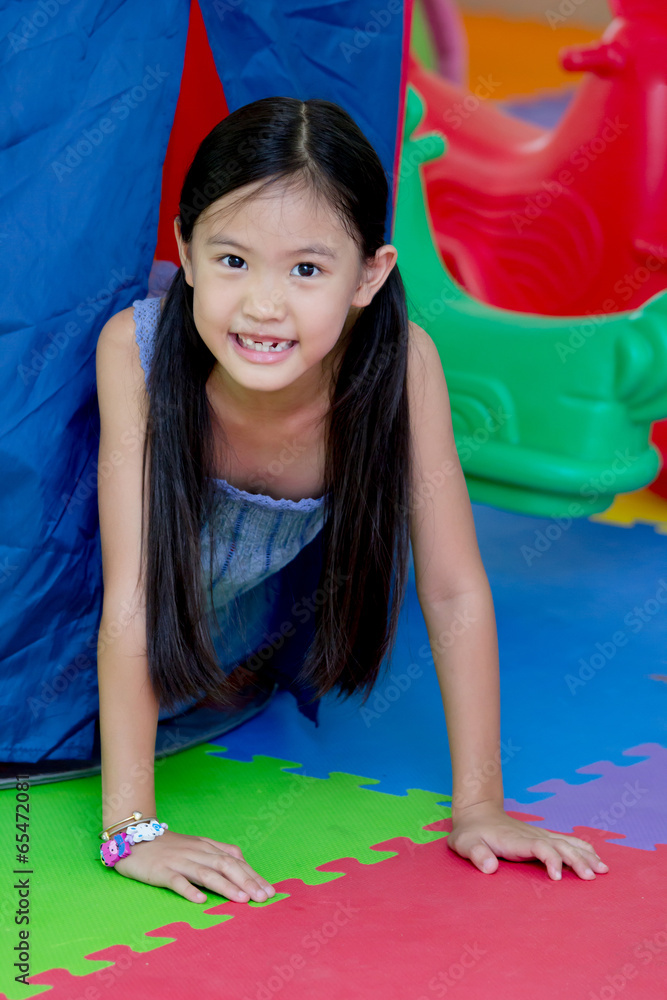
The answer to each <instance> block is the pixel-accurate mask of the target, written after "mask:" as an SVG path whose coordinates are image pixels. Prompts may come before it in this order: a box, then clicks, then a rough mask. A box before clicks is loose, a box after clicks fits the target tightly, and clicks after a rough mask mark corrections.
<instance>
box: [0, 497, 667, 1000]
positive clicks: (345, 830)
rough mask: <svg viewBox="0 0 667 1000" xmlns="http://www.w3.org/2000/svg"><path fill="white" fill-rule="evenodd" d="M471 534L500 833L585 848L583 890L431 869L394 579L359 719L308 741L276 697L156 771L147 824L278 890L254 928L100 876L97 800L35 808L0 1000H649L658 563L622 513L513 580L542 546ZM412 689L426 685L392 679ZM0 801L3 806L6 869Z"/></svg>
mask: <svg viewBox="0 0 667 1000" xmlns="http://www.w3.org/2000/svg"><path fill="white" fill-rule="evenodd" d="M626 499H627V498H626ZM473 512H474V515H475V524H476V530H477V537H478V541H479V544H480V551H481V552H482V556H483V559H484V563H485V567H486V570H487V573H488V575H489V581H490V583H491V587H492V591H493V595H494V604H495V607H496V617H497V622H498V628H499V642H500V648H501V678H502V689H501V698H502V744H501V749H502V754H503V756H502V757H501V761H502V765H503V773H504V778H505V795H506V799H505V805H506V808H507V809H508V811H510V813H511V814H512V815H515V816H517V817H518V818H522V819H524V820H525V821H526V822H530V823H533V824H534V825H535V826H538V827H539V826H541V827H544V828H547V829H550V830H555V831H559V832H563V833H572V834H574V835H575V836H579V837H583V838H584V839H586V840H589V841H590V842H591V843H593V844H594V846H595V847H596V849H597V850H598V852H599V853H600V855H601V856H602V858H603V859H604V860H605V861H606V862H607V864H608V865H609V868H610V871H609V872H608V873H607V874H605V875H599V876H598V877H597V878H596V879H595V880H591V881H590V882H586V881H584V880H582V879H579V878H578V877H577V876H576V875H575V874H574V873H573V872H572V871H571V870H570V869H568V868H567V867H565V868H564V876H563V880H562V881H561V882H558V883H555V882H552V881H551V880H550V879H549V877H548V875H547V873H546V871H545V869H544V866H543V865H542V864H541V862H534V861H531V862H521V863H513V862H507V861H502V860H501V862H500V867H499V869H498V871H497V872H496V873H495V874H493V875H483V874H482V873H481V872H479V871H477V869H475V868H474V866H472V864H471V863H470V862H469V861H467V860H465V859H462V858H460V857H459V856H458V855H456V854H455V853H454V852H453V851H451V850H449V849H448V847H447V843H446V837H447V833H448V831H449V829H451V825H450V823H451V821H450V819H449V817H450V810H449V802H450V795H451V771H450V761H449V753H448V749H447V742H446V727H445V721H444V712H443V710H442V703H441V701H440V700H439V692H438V689H437V681H436V679H435V675H434V671H433V668H432V665H431V664H430V662H429V660H428V657H426V656H424V655H422V656H420V652H419V651H420V649H421V648H422V647H423V645H424V643H426V638H427V634H426V630H425V626H424V623H423V617H420V609H419V606H418V601H417V596H416V592H415V590H414V580H413V579H412V580H411V582H410V589H409V593H408V597H407V599H406V603H405V605H404V608H403V612H402V615H401V626H400V634H399V641H398V644H397V647H396V652H395V654H394V658H393V661H392V664H391V668H390V670H389V672H388V673H386V674H385V676H384V677H381V679H380V681H379V683H378V687H377V692H376V694H375V695H372V696H371V698H370V699H369V700H368V701H367V702H366V704H365V706H364V705H362V704H361V701H360V699H357V700H355V699H349V700H347V701H344V702H341V701H340V700H339V699H336V698H335V697H333V696H327V698H325V699H324V700H323V702H322V705H321V712H320V719H321V724H320V726H319V727H318V728H315V727H314V726H313V725H312V724H311V723H310V722H308V720H306V719H304V718H303V717H302V716H301V715H300V713H299V712H298V711H297V710H296V706H295V703H294V701H293V699H292V698H291V696H290V695H289V694H287V693H285V692H283V693H281V694H280V695H279V696H278V697H277V698H275V699H274V701H273V702H272V703H271V704H270V705H269V707H268V708H267V709H266V710H265V711H264V712H262V713H260V714H259V715H258V716H256V717H255V718H253V719H251V720H249V721H248V722H246V723H244V724H243V725H241V726H240V727H239V728H238V729H236V730H232V731H231V732H228V733H225V734H224V735H223V736H221V737H220V738H219V739H218V740H213V741H210V742H207V743H204V744H201V745H200V746H197V747H194V748H191V749H188V750H186V751H184V752H182V753H179V754H176V755H174V756H172V757H168V758H164V759H162V760H160V761H158V762H157V764H156V791H157V798H158V803H160V806H161V811H162V812H163V813H164V814H165V816H167V821H168V822H169V823H170V824H171V825H173V826H174V828H177V829H179V830H181V831H182V832H184V833H198V832H204V833H205V835H207V836H211V837H214V838H215V839H219V840H223V841H228V842H231V843H238V844H239V846H241V847H242V849H243V850H244V854H245V856H246V858H247V860H248V861H249V863H250V864H251V865H252V866H253V867H255V869H256V870H257V871H259V872H260V873H261V874H262V875H264V876H265V877H266V878H267V879H269V880H270V881H271V882H272V883H273V884H274V885H275V886H276V889H277V890H278V891H277V895H276V897H274V898H273V899H272V900H270V901H268V902H267V903H264V904H258V903H247V904H239V903H233V902H230V901H228V900H226V899H225V897H223V896H219V895H217V894H216V893H213V892H211V891H210V890H206V894H207V897H208V898H207V900H206V902H205V903H203V904H194V903H191V902H189V901H187V900H185V899H183V898H182V897H180V896H178V895H176V894H175V893H173V892H172V891H171V890H168V889H163V888H158V887H149V886H146V885H144V884H142V883H138V882H134V881H132V880H131V879H126V878H123V877H121V876H119V875H118V874H117V873H114V872H110V871H108V870H107V869H105V868H104V867H103V866H102V865H101V863H100V862H99V860H98V857H97V853H96V852H97V846H96V844H97V839H96V838H97V831H98V827H99V824H98V813H99V801H100V794H101V787H100V778H99V776H92V777H86V778H78V779H73V780H69V781H64V782H59V783H52V784H44V785H37V786H35V787H33V788H32V789H31V792H30V795H31V854H30V862H31V871H32V873H33V874H32V875H31V882H30V884H31V891H32V895H33V897H34V909H33V910H32V912H31V974H30V982H29V985H28V986H23V985H22V984H20V983H18V984H17V983H14V982H13V970H12V969H11V962H10V961H8V960H7V959H6V958H5V961H4V962H3V966H2V977H3V978H2V979H1V980H0V990H2V991H4V992H2V993H1V994H0V995H1V996H2V997H3V998H5V1000H17V998H19V997H28V996H37V995H39V994H41V993H43V992H47V993H48V994H49V996H51V997H52V998H53V1000H60V998H63V1000H64V998H68V1000H75V998H77V1000H78V998H87V1000H99V998H100V997H109V998H112V997H116V996H118V997H120V996H123V997H125V996H128V995H132V996H134V995H141V996H142V997H148V998H151V997H155V998H156V1000H157V997H161V998H164V997H167V998H169V997H174V998H175V997H179V998H187V997H190V996H192V997H195V996H196V997H197V998H198V1000H204V998H206V997H209V996H210V997H221V996H222V997H224V998H225V1000H226V998H229V1000H236V998H238V1000H252V998H271V997H273V996H274V995H275V994H277V993H278V992H280V993H281V995H283V996H287V997H293V998H298V997H313V996H317V997H323V998H328V997H331V998H339V997H378V998H380V997H382V998H383V1000H384V998H393V997H396V998H400V1000H406V998H413V1000H423V998H424V997H429V998H430V997H437V996H446V995H448V993H449V991H451V990H454V988H455V987H458V984H459V982H460V983H461V989H460V990H459V993H460V995H465V997H466V1000H468V998H470V1000H476V998H477V997H479V998H480V1000H481V998H484V1000H486V998H488V997H491V996H493V997H494V998H504V997H507V998H508V1000H509V998H510V997H511V998H512V1000H514V998H515V997H516V996H517V995H526V996H530V997H531V1000H552V998H558V997H560V996H563V995H565V993H567V995H581V996H585V997H587V998H590V997H599V998H600V1000H604V998H608V997H612V996H614V995H615V994H613V993H611V992H610V991H611V990H616V991H617V992H618V991H620V990H621V986H622V985H624V984H625V983H627V984H630V983H631V985H632V996H636V997H640V998H646V1000H648V998H655V997H656V996H658V995H659V994H658V993H656V990H657V989H658V985H657V984H658V983H660V982H664V981H665V978H666V973H667V911H665V907H664V899H665V893H666V890H667V684H666V683H665V682H664V679H661V677H662V675H663V674H665V673H667V670H666V669H665V660H664V658H665V648H666V646H665V632H666V630H667V614H666V609H667V590H666V591H665V601H661V600H660V599H659V598H656V597H655V593H656V592H657V591H658V588H659V587H660V586H661V584H660V582H659V581H660V580H661V579H662V574H663V572H665V570H664V567H665V555H666V554H667V553H666V551H665V548H664V546H667V539H666V538H665V537H664V535H663V534H661V533H660V532H658V531H657V530H656V528H657V527H658V525H657V524H648V523H645V522H644V521H641V520H638V521H637V522H636V523H634V524H631V523H630V522H629V521H628V517H627V510H626V511H625V513H624V516H623V517H621V518H620V519H619V523H614V516H615V515H614V513H613V510H610V511H608V512H605V515H603V516H602V517H598V518H597V519H590V520H582V521H574V522H572V524H571V525H570V526H569V527H568V528H567V529H564V530H563V531H562V534H561V536H560V537H559V538H557V539H554V541H553V542H552V543H551V546H550V548H549V549H547V550H545V552H544V553H543V554H542V556H541V558H533V557H530V556H529V557H526V554H525V552H524V553H523V554H522V548H525V547H526V546H529V547H530V546H534V542H535V536H536V535H539V534H540V533H541V534H543V535H544V536H545V537H547V536H546V531H547V529H548V527H549V525H550V524H551V525H553V524H554V522H552V521H549V520H546V519H536V518H530V517H526V516H524V515H518V514H512V513H508V512H503V511H498V510H495V509H494V508H490V507H485V506H482V505H478V504H475V505H473ZM551 534H553V532H551ZM651 600H653V601H654V602H655V605H654V604H653V603H647V602H650V601H651ZM637 608H639V610H640V612H641V616H638V614H637V610H636V609H637ZM644 608H646V610H642V609H644ZM633 609H634V610H633ZM628 615H630V616H631V617H630V618H629V619H628V622H625V621H624V620H625V618H626V616H628ZM642 616H643V618H644V619H645V620H642ZM637 617H638V620H639V622H640V623H641V628H639V627H637V625H635V626H634V630H633V624H632V622H633V621H634V619H635V618H637ZM620 631H627V633H628V642H627V644H625V645H623V646H622V645H620V644H618V638H619V637H618V635H617V633H618V632H620ZM615 634H616V640H615V641H616V643H617V648H616V651H615V653H614V655H613V656H611V655H610V656H609V657H608V658H605V659H604V661H603V662H602V661H601V662H599V663H598V661H594V662H595V663H596V664H597V666H596V667H592V668H591V670H592V672H591V673H590V675H589V674H588V673H587V672H586V671H584V673H583V675H582V677H579V675H578V671H579V670H581V666H580V664H579V661H580V659H584V660H585V661H587V662H589V663H590V662H591V657H592V656H593V654H594V653H595V651H596V643H598V644H599V645H600V646H602V647H603V649H604V647H605V644H606V643H608V642H611V638H610V637H613V636H614V635H615ZM610 652H611V651H610V650H607V653H610ZM600 655H601V656H603V654H602V653H601V654H600ZM411 663H412V664H419V665H420V666H421V673H419V672H418V671H417V670H416V669H414V668H413V670H412V671H411V673H410V674H408V672H407V668H408V667H409V665H410V664H411ZM401 676H405V677H406V678H408V679H409V680H410V684H409V685H408V686H406V685H405V683H404V682H401V681H400V677H401ZM568 676H569V677H570V678H572V677H574V678H576V679H577V681H579V682H580V683H575V682H573V681H572V680H569V681H568ZM391 684H394V687H395V690H394V691H393V692H392V691H391V690H390V687H389V686H390V685H391ZM367 713H371V714H370V715H369V714H367ZM13 801H14V800H13V794H12V792H11V790H6V791H3V792H1V793H0V835H1V836H2V837H3V840H4V842H5V843H8V842H9V841H10V839H13V820H14V816H13ZM53 831H59V832H60V834H61V837H60V840H61V841H63V844H62V849H54V848H53V846H52V838H53ZM60 846H61V845H59V847H60ZM2 867H3V877H4V879H5V884H6V885H7V886H12V884H13V881H12V880H13V879H14V878H16V879H18V878H21V877H22V876H21V874H20V873H17V874H16V876H14V874H13V870H14V868H19V867H20V866H18V864H17V863H16V862H15V861H14V859H13V858H12V857H8V856H5V858H4V860H3V866H2ZM15 892H16V890H12V889H10V890H9V891H8V892H5V893H4V896H3V901H2V904H1V907H2V927H3V933H2V941H3V951H4V955H5V956H7V955H8V954H11V951H12V949H13V947H14V945H15V944H16V943H17V939H16V936H15V935H16V932H17V929H18V928H17V925H15V924H14V910H15V907H16V895H15ZM259 911H266V912H259ZM661 977H662V978H661Z"/></svg>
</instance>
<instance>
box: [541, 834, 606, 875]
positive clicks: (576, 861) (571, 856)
mask: <svg viewBox="0 0 667 1000" xmlns="http://www.w3.org/2000/svg"><path fill="white" fill-rule="evenodd" d="M551 844H552V846H553V847H555V849H556V850H557V851H558V853H559V854H560V856H561V857H562V858H563V860H564V861H566V862H567V864H568V865H570V867H571V868H572V869H573V870H574V871H575V872H576V873H577V875H578V876H579V877H580V878H585V879H593V878H596V875H595V872H594V871H593V869H592V868H591V864H593V863H594V860H593V857H592V856H591V854H590V851H584V850H583V849H582V848H580V847H575V846H574V845H573V844H569V843H568V842H567V841H566V840H563V839H560V838H555V839H554V840H552V841H551Z"/></svg>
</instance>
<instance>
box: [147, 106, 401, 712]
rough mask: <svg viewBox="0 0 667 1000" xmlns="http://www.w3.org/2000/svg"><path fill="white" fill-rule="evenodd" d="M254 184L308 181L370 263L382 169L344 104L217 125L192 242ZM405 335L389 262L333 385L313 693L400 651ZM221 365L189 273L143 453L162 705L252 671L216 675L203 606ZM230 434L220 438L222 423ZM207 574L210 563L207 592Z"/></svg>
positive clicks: (171, 321)
mask: <svg viewBox="0 0 667 1000" xmlns="http://www.w3.org/2000/svg"><path fill="white" fill-rule="evenodd" d="M260 180H264V181H265V184H264V185H261V186H260V187H259V188H257V189H254V190H252V191H251V192H250V196H252V197H254V196H255V195H257V194H258V193H259V192H260V191H261V190H263V189H264V187H266V186H267V185H269V184H273V183H276V182H280V183H283V184H285V183H287V184H301V185H304V184H305V185H306V187H307V188H308V189H310V190H311V191H313V192H314V193H315V194H316V195H318V196H320V197H323V198H325V199H326V201H327V202H328V204H329V205H330V206H331V208H332V209H333V210H334V211H335V212H336V214H337V217H338V218H339V219H340V221H341V224H342V225H343V227H344V228H345V230H346V232H347V233H348V234H349V235H350V236H351V237H352V238H353V239H354V241H355V243H356V245H357V247H358V249H359V254H360V262H361V263H363V262H364V261H368V260H369V259H370V258H372V257H373V256H374V254H375V252H376V251H377V250H378V248H379V247H380V246H382V245H383V244H384V243H385V238H384V231H385V222H386V213H387V204H388V195H389V186H388V182H387V177H386V174H385V171H384V168H383V166H382V164H381V162H380V159H379V158H378V156H377V153H376V152H375V150H374V149H373V147H372V145H371V144H370V142H369V141H368V140H367V139H366V137H365V136H364V134H363V132H362V131H361V130H360V129H359V127H358V126H357V125H356V123H355V122H354V120H353V119H352V118H351V117H350V116H349V115H348V114H347V113H346V112H345V111H344V110H343V109H342V108H341V107H339V106H338V105H336V104H334V103H332V102H330V101H325V100H320V99H315V98H311V99H309V100H307V101H301V100H297V99H296V98H292V97H267V98H263V99H262V100H258V101H254V102H253V103H252V104H247V105H245V106H244V107H241V108H239V109H238V110H236V111H234V112H232V113H231V114H230V115H228V116H227V117H226V118H224V119H223V120H222V121H221V122H219V123H218V124H217V125H216V126H215V128H213V129H212V131H211V132H210V133H209V134H208V135H207V136H206V138H205V139H204V140H203V142H202V143H201V145H200V146H199V148H198V150H197V152H196V154H195V157H194V159H193V161H192V164H191V165H190V168H189V170H188V172H187V175H186V178H185V181H184V183H183V187H182V190H181V197H180V203H179V215H180V225H181V236H182V239H183V241H184V242H185V243H186V244H187V243H189V242H190V241H191V239H192V233H193V227H194V225H195V222H196V221H197V218H198V217H199V215H200V214H201V213H202V212H203V211H204V210H205V209H206V208H207V207H208V206H209V205H210V204H211V203H212V202H214V201H215V200H217V199H218V198H221V197H223V196H224V195H226V194H228V193H229V192H231V191H234V190H236V189H237V188H240V187H243V186H244V185H246V184H250V183H252V182H255V181H260ZM408 336H409V333H408V314H407V305H406V298H405V289H404V286H403V282H402V279H401V276H400V273H399V271H398V267H397V266H396V265H394V267H393V268H392V269H391V271H390V272H389V274H388V276H387V277H386V279H385V281H384V283H383V284H382V286H381V287H380V289H379V290H378V291H377V292H376V293H375V295H374V297H373V299H372V300H371V302H370V304H369V305H367V306H365V307H364V308H363V309H362V310H361V312H360V313H359V315H358V316H357V318H356V320H355V322H354V325H353V327H352V329H351V330H350V331H349V332H348V334H347V336H346V338H345V339H343V338H341V339H340V340H339V344H338V345H337V347H338V346H340V347H341V352H340V360H339V363H338V364H337V367H336V371H335V374H334V373H332V375H331V378H330V383H331V384H330V387H329V397H330V400H331V405H330V410H329V412H328V414H327V418H326V421H325V428H324V430H325V442H326V458H325V471H324V477H325V484H324V485H325V501H324V525H323V528H322V531H323V536H322V543H323V553H324V554H323V562H322V570H321V576H320V589H321V591H322V592H323V593H324V594H326V600H325V601H324V603H323V604H322V603H320V604H319V605H318V607H317V612H316V617H315V626H316V629H315V638H314V639H313V640H312V642H311V643H310V646H309V649H308V653H307V656H306V658H305V662H304V663H303V665H302V667H301V673H300V678H301V679H302V680H303V681H305V682H307V683H309V684H311V685H312V686H313V687H314V688H315V690H316V691H317V695H316V697H319V696H321V695H323V694H325V693H326V692H327V691H330V690H332V689H334V688H336V689H337V690H338V693H339V694H341V695H342V694H344V695H346V696H349V695H350V694H352V693H353V692H354V691H357V690H362V691H364V693H365V697H368V695H369V694H370V691H371V689H372V687H373V685H374V683H375V681H376V679H377V676H378V673H379V669H380V666H381V664H382V662H383V660H384V659H385V657H386V656H387V654H388V653H390V652H391V651H392V650H393V647H394V643H395V638H396V630H397V625H398V617H399V613H400V608H401V605H402V603H403V599H404V595H405V587H406V582H407V576H408V568H409V539H410V531H409V521H408V514H409V510H410V508H411V499H410V498H411V488H412V486H411V484H412V460H411V439H410V420H409V410H408V394H407V381H406V377H407V356H408ZM343 348H344V349H343ZM215 360H216V359H215V356H214V355H213V354H212V352H211V351H210V350H209V348H208V347H207V346H206V344H205V343H204V341H203V340H202V338H201V337H200V335H199V333H198V331H197V328H196V326H195V323H194V318H193V289H192V286H191V285H189V284H188V282H187V281H186V278H185V273H184V270H183V267H181V268H179V270H178V271H177V272H176V273H175V275H174V278H173V281H172V283H171V285H170V287H169V290H168V292H167V294H166V297H165V302H164V308H163V312H162V315H161V317H160V320H159V323H158V327H157V330H156V335H155V346H154V354H153V358H152V362H151V367H150V372H149V376H148V384H147V387H148V396H147V400H148V401H147V407H148V409H147V425H146V428H147V429H146V439H145V443H144V452H143V472H144V480H143V481H144V489H143V491H142V513H143V517H142V538H141V551H142V570H141V576H142V577H143V578H144V587H145V601H146V638H147V655H148V663H149V670H150V676H151V681H152V684H153V690H154V692H155V694H156V696H157V697H158V698H159V701H160V704H161V705H164V706H166V707H167V708H168V709H173V708H174V706H175V705H176V704H177V703H179V702H181V701H182V700H190V701H191V700H192V699H193V698H194V697H201V696H202V695H205V696H206V697H207V698H208V699H209V700H210V699H213V700H214V701H215V702H217V703H220V704H226V703H233V701H234V697H235V694H236V693H237V692H238V691H239V690H240V687H239V685H242V684H244V683H246V682H247V675H248V673H249V671H248V670H247V668H246V667H245V666H244V664H239V665H238V668H239V669H236V670H233V671H232V673H231V674H229V675H225V674H224V673H223V672H222V670H221V668H220V663H219V660H218V657H217V656H216V652H215V649H214V647H213V643H212V640H211V632H210V625H211V622H210V617H209V612H208V611H207V607H206V603H205V598H206V592H205V589H204V587H205V583H206V581H205V577H204V574H203V567H202V546H201V532H202V529H203V528H204V526H205V524H206V521H207V520H208V521H209V531H210V534H209V543H210V544H209V548H210V552H211V554H212V552H213V547H214V540H213V535H212V530H213V529H212V519H211V518H210V512H211V509H212V508H211V505H212V502H213V493H214V490H215V487H214V486H213V485H212V482H211V480H212V479H213V478H214V477H215V476H216V469H215V458H214V452H216V448H215V445H214V435H213V419H212V416H211V405H210V402H209V399H208V396H207V392H206V383H207V380H208V378H209V375H210V374H211V371H212V369H213V366H214V364H215ZM221 437H222V441H223V443H224V442H225V440H226V439H225V437H224V428H222V429H221ZM217 454H218V455H219V451H218V452H217ZM147 469H148V470H149V471H148V473H147ZM147 482H148V484H149V488H148V492H149V504H148V509H147V508H146V495H145V494H146V489H145V485H146V483H147ZM146 524H147V532H146V538H147V541H146V547H145V548H144V526H145V525H146ZM211 573H212V563H211V564H210V565H209V577H208V587H209V592H210V593H211V594H212V589H211V588H212V583H211ZM327 581H328V582H329V585H327Z"/></svg>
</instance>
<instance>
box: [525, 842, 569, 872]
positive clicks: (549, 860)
mask: <svg viewBox="0 0 667 1000" xmlns="http://www.w3.org/2000/svg"><path fill="white" fill-rule="evenodd" d="M527 846H528V847H529V848H530V851H531V853H532V854H533V855H534V857H536V858H537V859H538V860H539V861H543V862H544V864H545V865H546V867H547V872H548V873H549V878H552V879H554V880H558V879H560V878H562V868H563V859H562V857H561V855H560V854H559V853H558V851H557V850H556V848H555V847H552V846H551V844H550V843H549V841H546V840H533V841H530V842H529V843H528V845H527Z"/></svg>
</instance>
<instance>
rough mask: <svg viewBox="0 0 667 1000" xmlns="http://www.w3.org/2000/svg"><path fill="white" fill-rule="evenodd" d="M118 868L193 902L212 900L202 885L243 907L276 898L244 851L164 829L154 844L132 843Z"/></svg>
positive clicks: (233, 846) (129, 875)
mask: <svg viewBox="0 0 667 1000" xmlns="http://www.w3.org/2000/svg"><path fill="white" fill-rule="evenodd" d="M114 867H115V869H116V871H119V872H120V874H121V875H125V876H126V877H127V878H133V879H136V880H137V881H138V882H146V883H148V885H161V886H164V887H165V888H167V889H173V890H174V892H177V893H179V895H181V896H185V898H186V899H190V900H192V902H193V903H204V902H206V899H207V897H206V896H205V895H204V893H203V892H200V890H199V889H197V888H196V886H197V885H201V886H204V887H205V888H207V889H210V890H211V891H212V892H217V893H218V894H219V895H220V896H226V897H227V898H228V899H231V900H234V901H236V902H238V903H247V902H248V901H249V900H250V899H254V900H255V901H256V902H258V903H263V902H265V901H266V900H267V899H269V898H270V897H271V896H275V894H276V890H275V889H274V888H273V886H272V885H271V884H270V883H269V882H267V881H266V879H264V878H262V876H261V875H258V874H257V872H256V871H254V870H253V869H252V868H251V867H250V865H249V864H248V862H247V861H246V860H245V858H244V857H243V853H242V851H241V848H240V847H236V846H235V845H234V844H223V843H222V842H221V841H219V840H211V838H210V837H194V836H191V835H190V834H187V833H176V832H175V831H174V830H165V831H164V833H163V834H162V835H161V836H159V837H156V838H155V840H146V841H143V840H142V841H140V842H139V843H138V844H133V845H132V853H131V854H130V856H129V857H128V858H123V859H122V860H121V861H117V862H116V864H115V865H114ZM193 883H195V884H194V885H193Z"/></svg>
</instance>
